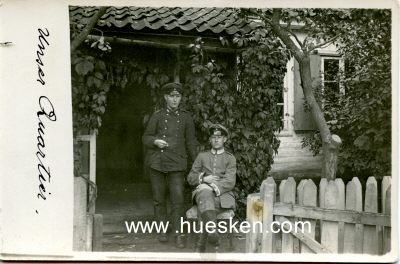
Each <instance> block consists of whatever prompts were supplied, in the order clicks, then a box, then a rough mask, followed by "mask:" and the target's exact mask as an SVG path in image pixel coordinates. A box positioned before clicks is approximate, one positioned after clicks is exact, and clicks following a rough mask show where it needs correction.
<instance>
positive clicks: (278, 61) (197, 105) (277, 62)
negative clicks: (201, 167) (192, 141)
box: [185, 32, 288, 217]
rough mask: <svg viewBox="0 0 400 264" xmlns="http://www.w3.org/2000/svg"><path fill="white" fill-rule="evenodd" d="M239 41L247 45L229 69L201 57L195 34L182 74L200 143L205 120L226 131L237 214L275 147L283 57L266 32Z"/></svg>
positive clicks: (204, 139) (285, 56)
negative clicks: (233, 159)
mask: <svg viewBox="0 0 400 264" xmlns="http://www.w3.org/2000/svg"><path fill="white" fill-rule="evenodd" d="M256 34H260V35H256ZM255 35H256V36H257V39H256V38H254V36H255ZM245 41H246V42H247V46H246V48H244V49H243V50H242V51H241V52H239V53H238V54H236V55H237V61H238V63H237V68H236V70H234V71H232V67H236V66H234V65H230V66H232V67H229V65H224V63H223V62H221V63H219V62H218V61H216V60H215V59H213V56H212V55H210V56H208V58H207V56H206V54H205V53H204V51H203V50H202V49H201V45H202V41H201V39H197V40H196V42H195V43H194V45H193V46H192V54H191V56H190V60H189V63H190V67H188V68H189V69H190V72H187V73H186V78H185V83H186V90H187V91H186V93H187V107H188V109H189V110H190V111H191V112H192V114H193V116H194V121H195V124H196V127H197V130H196V131H197V137H198V139H199V141H200V142H201V144H202V148H203V149H208V148H209V143H208V133H207V130H208V127H209V125H210V124H211V123H217V122H218V123H221V124H223V125H225V126H226V127H227V128H228V130H229V131H230V136H229V141H228V143H227V149H229V150H230V151H231V152H232V153H233V154H234V155H235V157H236V159H237V169H238V171H237V181H236V195H237V202H238V205H239V206H238V207H239V208H238V209H239V210H238V215H239V216H240V217H244V216H245V208H246V199H247V195H248V194H249V193H252V192H256V191H258V189H259V186H260V184H261V182H262V180H263V179H265V177H266V176H267V173H268V171H269V170H270V168H271V164H272V163H273V154H274V153H275V152H276V151H277V149H278V147H279V140H278V139H277V137H276V134H275V133H276V132H277V131H279V130H280V128H281V116H280V114H279V109H278V106H277V103H278V101H279V96H281V93H280V92H281V91H282V90H283V77H284V75H285V73H286V62H287V59H288V53H287V52H286V50H285V49H284V48H283V47H282V45H281V43H280V42H278V41H277V40H276V39H272V38H269V37H267V34H263V33H260V32H258V33H253V34H252V35H250V36H237V38H236V39H235V42H237V43H239V42H241V43H242V45H241V46H242V47H243V46H244V42H245ZM199 47H200V48H199ZM235 60H236V58H235ZM234 64H235V61H234Z"/></svg>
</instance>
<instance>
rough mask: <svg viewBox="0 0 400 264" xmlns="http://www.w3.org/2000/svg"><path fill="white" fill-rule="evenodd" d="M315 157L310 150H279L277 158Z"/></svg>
mask: <svg viewBox="0 0 400 264" xmlns="http://www.w3.org/2000/svg"><path fill="white" fill-rule="evenodd" d="M304 155H308V156H314V154H313V153H312V152H311V151H310V150H309V149H308V148H297V149H296V148H279V149H278V154H277V155H276V156H304Z"/></svg>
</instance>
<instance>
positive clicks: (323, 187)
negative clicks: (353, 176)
mask: <svg viewBox="0 0 400 264" xmlns="http://www.w3.org/2000/svg"><path fill="white" fill-rule="evenodd" d="M327 185H328V181H327V180H326V178H323V179H321V181H320V182H319V207H321V208H325V190H326V186H327Z"/></svg>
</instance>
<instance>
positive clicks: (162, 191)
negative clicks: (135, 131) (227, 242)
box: [143, 83, 236, 251]
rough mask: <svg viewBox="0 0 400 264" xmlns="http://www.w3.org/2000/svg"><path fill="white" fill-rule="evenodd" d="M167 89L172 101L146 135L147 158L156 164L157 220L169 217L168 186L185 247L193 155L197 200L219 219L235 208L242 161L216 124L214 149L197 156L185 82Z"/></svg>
mask: <svg viewBox="0 0 400 264" xmlns="http://www.w3.org/2000/svg"><path fill="white" fill-rule="evenodd" d="M162 92H163V95H164V100H165V105H166V106H165V108H163V109H161V110H159V111H157V112H155V113H154V114H153V115H152V116H151V118H150V120H149V122H148V125H147V127H146V130H145V132H144V134H143V143H144V145H145V146H146V149H147V151H146V159H145V160H146V163H147V165H148V166H149V167H150V181H151V186H152V192H153V201H154V212H155V216H156V220H157V221H167V209H166V200H167V197H166V194H167V191H168V192H169V194H170V200H171V211H172V223H173V233H174V234H175V243H176V246H177V247H178V248H183V247H185V236H184V235H183V234H180V231H181V230H180V220H181V217H184V215H185V210H184V209H185V208H184V184H185V172H186V169H187V158H188V156H189V158H190V159H191V160H192V161H193V160H194V163H193V166H192V169H191V171H190V173H189V175H188V177H187V180H188V182H189V184H190V185H191V186H193V187H195V190H194V191H193V200H194V201H195V202H196V203H197V207H198V210H199V212H200V216H201V219H202V221H203V222H204V221H213V222H216V215H217V213H218V211H219V210H221V209H223V208H224V209H225V208H234V206H235V199H234V196H233V193H232V190H233V188H234V186H235V179H236V160H235V157H234V156H233V155H232V154H230V153H228V152H227V151H225V149H224V144H225V142H226V140H227V137H228V131H227V130H226V128H224V127H223V126H221V125H214V126H211V127H210V144H211V147H212V148H211V150H210V151H207V152H203V153H200V154H199V155H198V156H197V157H196V154H197V152H196V149H197V141H196V138H195V127H194V123H193V119H192V117H191V116H190V115H189V114H188V113H187V112H186V111H184V110H182V109H180V108H179V105H180V102H181V99H182V85H181V84H179V83H168V84H166V85H164V86H163V87H162ZM168 238H169V237H168V235H167V234H164V233H161V234H159V241H160V242H167V241H168ZM208 241H210V242H211V243H212V244H214V245H217V244H218V233H217V232H216V230H215V231H214V232H210V233H209V234H208ZM199 251H201V250H199Z"/></svg>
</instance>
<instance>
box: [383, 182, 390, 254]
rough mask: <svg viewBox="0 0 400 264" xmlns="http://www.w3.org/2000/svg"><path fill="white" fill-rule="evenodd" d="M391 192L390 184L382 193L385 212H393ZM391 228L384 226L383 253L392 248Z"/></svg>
mask: <svg viewBox="0 0 400 264" xmlns="http://www.w3.org/2000/svg"><path fill="white" fill-rule="evenodd" d="M391 194H392V187H391V186H390V185H389V186H388V188H387V189H386V192H385V193H382V197H385V204H384V207H383V208H384V213H385V214H389V215H390V214H391ZM391 230H392V229H391V228H390V227H388V226H385V227H384V228H383V254H386V253H388V252H390V249H391Z"/></svg>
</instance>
